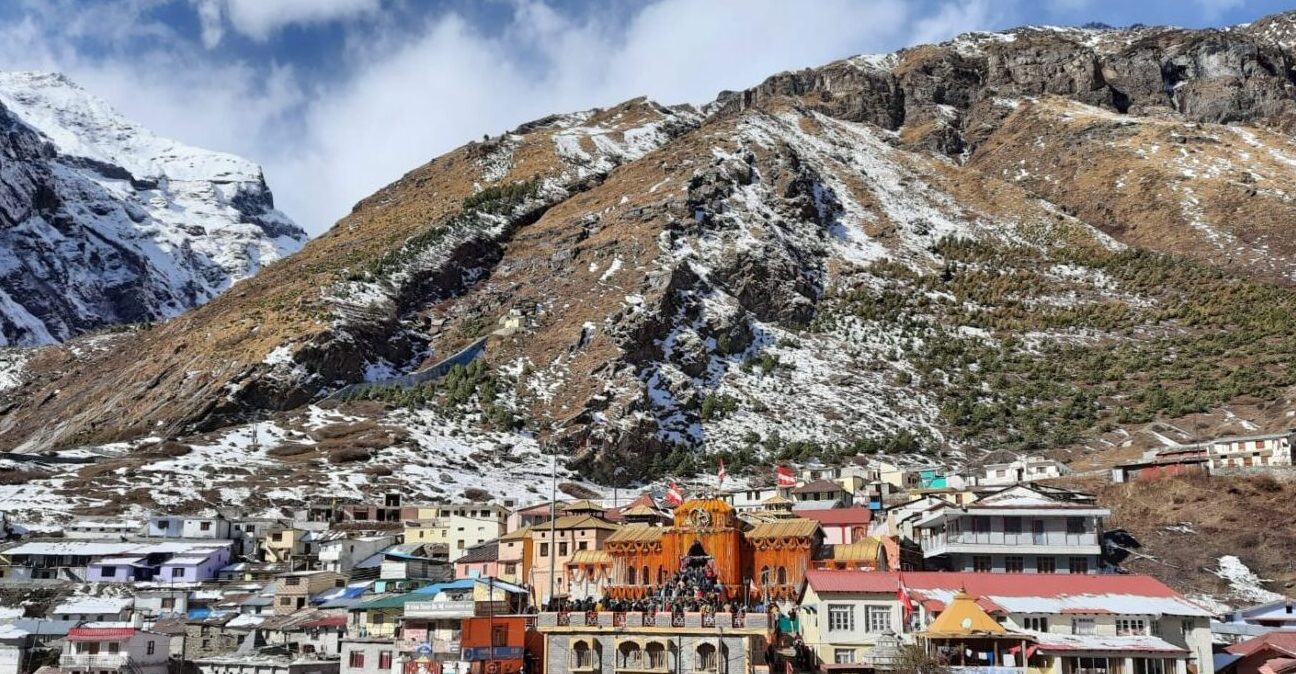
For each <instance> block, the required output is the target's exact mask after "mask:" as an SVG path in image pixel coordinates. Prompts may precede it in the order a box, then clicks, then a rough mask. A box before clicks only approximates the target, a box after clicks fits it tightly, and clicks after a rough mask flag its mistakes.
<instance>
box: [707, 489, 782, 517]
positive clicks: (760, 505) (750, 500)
mask: <svg viewBox="0 0 1296 674" xmlns="http://www.w3.org/2000/svg"><path fill="white" fill-rule="evenodd" d="M789 490H790V488H789V487H783V488H779V487H773V486H770V487H749V488H747V489H734V490H732V491H727V492H723V493H721V494H720V498H721V499H723V500H725V501H728V502H729V505H731V506H733V508H734V510H737V511H738V512H740V513H746V512H753V511H756V510H764V509H765V505H764V502H765V500H766V499H769V498H771V497H773V496H775V495H778V494H782V495H784V496H786V495H787V493H788V491H789Z"/></svg>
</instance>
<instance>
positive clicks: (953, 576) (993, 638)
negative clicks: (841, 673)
mask: <svg viewBox="0 0 1296 674" xmlns="http://www.w3.org/2000/svg"><path fill="white" fill-rule="evenodd" d="M901 595H904V596H906V597H907V599H908V603H909V605H910V606H911V607H912V610H911V612H906V609H905V606H904V604H903V603H902V602H901V600H900V596H901ZM800 605H801V607H802V608H803V609H804V610H803V611H802V612H801V615H802V616H803V617H802V619H801V621H800V627H801V630H802V639H803V641H804V642H805V643H806V644H808V645H810V646H811V648H812V649H814V651H815V654H816V656H817V659H818V660H819V661H820V662H822V663H828V664H835V665H851V664H854V665H859V666H873V665H874V664H881V663H876V662H875V661H874V658H875V657H877V656H879V655H881V656H882V657H890V656H892V655H893V654H892V653H878V652H877V650H876V649H878V647H879V646H880V645H881V644H883V643H885V642H886V640H887V639H888V638H890V637H891V636H892V635H898V636H899V638H900V639H901V640H902V641H904V642H907V643H911V644H912V643H919V644H920V645H924V646H926V647H927V648H928V649H929V652H933V653H934V654H940V655H942V656H943V657H945V658H946V659H947V661H949V662H950V663H951V664H952V665H953V668H954V669H955V670H956V671H959V672H968V674H1080V673H1087V674H1117V673H1118V672H1119V673H1123V674H1187V673H1188V672H1196V674H1213V672H1214V668H1213V661H1212V647H1211V632H1210V614H1209V613H1208V612H1207V611H1206V610H1204V609H1202V608H1201V607H1200V606H1197V605H1196V604H1194V603H1192V602H1191V601H1188V600H1187V599H1185V598H1183V597H1182V596H1180V595H1179V594H1177V593H1175V592H1174V591H1173V590H1171V589H1170V588H1168V587H1166V586H1165V585H1163V584H1162V583H1161V582H1160V581H1158V580H1156V579H1154V578H1151V577H1149V576H1135V575H1118V574H1107V575H1077V576H1072V575H1054V576H1049V577H1047V578H1045V577H1039V578H1034V579H1032V580H1031V581H1030V582H1022V581H1021V580H1020V579H1015V578H1012V577H1010V576H1006V575H1003V574H989V573H943V572H939V573H927V572H908V573H893V572H878V571H829V570H812V571H809V572H808V573H807V577H806V588H805V590H804V592H803V593H802V596H801V600H800ZM947 614H948V615H947ZM937 620H941V621H942V622H941V623H936V622H934V621H937ZM951 623H952V624H951ZM951 645H953V646H955V647H954V648H950V646H951ZM1023 652H1025V653H1028V654H1029V655H1028V660H1025V661H1024V660H1023V659H1022V653H1023Z"/></svg>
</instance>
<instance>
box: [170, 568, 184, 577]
mask: <svg viewBox="0 0 1296 674" xmlns="http://www.w3.org/2000/svg"><path fill="white" fill-rule="evenodd" d="M183 575H184V569H183V568H182V567H179V566H173V567H171V577H172V578H180V577H181V576H183Z"/></svg>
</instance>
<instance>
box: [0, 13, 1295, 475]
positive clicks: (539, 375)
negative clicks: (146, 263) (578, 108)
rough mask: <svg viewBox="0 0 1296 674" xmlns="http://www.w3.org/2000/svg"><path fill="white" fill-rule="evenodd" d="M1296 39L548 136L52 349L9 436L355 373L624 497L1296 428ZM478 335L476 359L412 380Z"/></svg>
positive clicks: (1058, 41) (322, 385)
mask: <svg viewBox="0 0 1296 674" xmlns="http://www.w3.org/2000/svg"><path fill="white" fill-rule="evenodd" d="M1294 22H1296V16H1293V15H1291V14H1288V15H1279V16H1275V17H1271V18H1269V19H1266V20H1264V21H1261V22H1257V23H1255V24H1252V25H1249V26H1242V27H1236V28H1230V29H1225V30H1205V31H1188V30H1180V29H1170V28H1136V29H1092V30H1090V29H1055V28H1022V29H1017V30H1013V31H1008V32H1005V33H994V34H988V33H987V34H970V35H965V36H961V37H960V38H958V39H956V40H953V41H951V42H948V43H944V44H939V45H925V46H920V47H915V48H912V49H906V50H903V51H900V52H898V53H895V54H888V55H880V56H860V57H854V58H849V59H845V60H842V61H838V62H835V63H831V64H828V65H826V66H823V67H820V68H814V69H809V70H804V71H799V72H792V73H783V74H779V75H775V76H773V77H771V78H770V79H769V80H767V81H765V82H763V83H761V84H759V85H757V86H755V87H753V88H752V89H749V90H747V91H742V92H725V93H722V94H720V95H719V96H718V98H717V99H716V101H714V102H713V103H711V104H709V105H707V106H704V107H703V108H700V109H694V108H691V107H667V106H663V105H660V104H657V103H653V102H650V101H645V100H634V101H629V102H626V103H623V104H621V105H618V106H615V107H613V108H610V109H606V110H594V111H587V112H583V113H577V114H570V115H559V116H554V117H550V118H546V119H542V120H537V121H536V122H533V123H530V124H526V125H523V126H522V127H519V128H518V129H516V130H514V131H513V132H511V133H508V134H504V135H502V136H499V137H494V138H490V139H489V140H487V141H483V142H478V143H471V144H469V145H466V146H464V147H461V148H459V149H457V150H455V151H453V152H451V153H449V154H447V155H445V156H443V157H439V158H436V159H434V160H433V161H431V162H429V163H428V164H426V165H424V166H422V167H419V168H417V169H414V170H413V171H411V172H410V173H409V174H407V175H406V176H404V177H403V178H401V179H400V180H398V181H397V182H395V183H393V184H392V185H390V186H388V187H386V188H384V189H382V190H380V191H379V192H378V193H376V194H375V195H373V196H371V197H369V198H367V199H365V200H364V201H362V202H360V203H359V204H357V205H356V207H355V208H354V210H353V211H352V213H351V214H349V215H348V216H347V217H345V218H343V219H342V220H341V221H340V222H339V223H338V224H337V225H336V226H335V227H334V228H333V229H332V230H330V231H329V232H328V233H327V234H325V235H324V236H322V237H320V238H319V239H317V240H315V241H312V242H310V243H309V244H308V245H306V247H305V248H304V249H303V250H302V252H300V253H298V254H296V255H293V256H291V257H289V258H288V259H286V260H284V261H283V262H282V263H281V264H276V265H273V266H271V267H269V268H267V269H266V270H265V271H263V272H262V273H260V274H258V275H257V276H256V277H254V278H252V279H250V280H248V281H246V282H244V283H241V284H240V285H239V286H237V287H236V288H235V289H234V290H233V291H232V292H229V293H226V294H224V295H222V296H220V297H218V298H216V299H215V300H213V301H212V302H210V303H208V304H207V305H205V306H203V307H201V308H199V309H197V310H194V311H191V312H188V313H186V314H184V315H182V316H180V317H178V318H176V319H174V320H171V321H168V322H166V323H164V324H161V325H158V326H156V327H154V328H153V329H150V330H141V331H134V332H131V333H129V334H123V335H120V336H117V337H114V338H112V339H111V340H99V341H97V342H94V343H93V344H92V345H89V346H87V345H85V344H83V343H80V342H77V341H73V342H72V343H70V344H68V345H66V346H61V347H51V348H48V349H42V350H40V351H38V352H35V353H32V354H30V357H28V358H26V359H25V360H23V362H22V363H21V365H20V366H17V367H14V368H11V372H12V374H10V375H9V378H10V379H12V380H13V382H14V383H13V385H12V387H11V388H9V390H8V392H7V393H6V394H5V395H6V398H7V400H8V402H7V405H6V407H5V412H4V417H3V419H0V440H2V441H4V442H6V443H7V444H10V445H13V446H17V447H19V448H20V449H22V450H24V451H32V450H38V449H45V448H50V447H65V446H72V445H77V444H81V443H88V442H108V441H115V440H129V439H132V438H139V437H142V436H145V435H151V434H161V435H168V436H182V435H185V434H190V433H203V432H211V431H216V430H218V429H221V428H223V427H226V426H228V425H230V424H237V423H240V422H242V421H245V420H247V419H249V418H251V417H255V416H261V415H265V414H267V413H271V412H274V411H284V410H293V409H297V408H300V407H301V406H303V405H306V404H308V403H311V402H313V401H320V400H322V399H323V398H325V397H326V396H328V395H329V394H331V393H332V392H334V391H337V390H338V389H340V388H342V387H346V386H348V385H351V384H355V383H358V382H369V383H372V384H374V386H372V387H370V388H369V390H368V392H367V393H366V394H365V395H366V396H368V397H376V398H379V399H381V400H383V401H384V402H385V403H386V404H387V405H389V406H395V407H415V408H419V409H430V410H432V411H433V412H429V413H435V414H445V415H454V416H455V417H456V418H461V417H462V418H466V419H468V420H470V421H471V422H472V423H473V424H476V425H478V426H479V427H484V428H489V429H492V431H493V432H499V431H504V432H511V431H512V430H514V429H517V428H522V427H526V428H530V429H532V430H538V431H541V432H542V434H543V435H544V436H545V437H546V438H549V439H552V440H553V441H554V442H557V443H560V444H561V445H562V446H563V447H565V448H566V450H567V451H568V453H569V454H570V455H571V456H572V457H573V461H574V462H573V464H572V465H573V466H575V467H578V468H580V469H581V470H584V471H586V474H588V475H594V476H599V477H603V478H614V477H615V478H618V479H624V478H623V477H622V476H625V475H627V474H629V475H645V474H651V472H653V471H667V470H688V469H690V468H692V467H695V466H696V465H697V461H698V458H697V457H698V456H700V454H699V452H700V450H710V451H713V452H720V453H723V454H724V455H725V456H728V457H730V461H731V464H730V465H731V466H732V465H734V463H737V464H739V465H741V464H742V463H745V462H749V461H756V460H758V459H759V460H764V458H765V457H769V456H783V457H791V456H806V455H818V456H826V457H831V456H834V455H845V454H851V453H855V452H876V451H888V452H911V453H936V452H940V453H943V454H945V455H946V460H949V461H955V462H957V461H965V460H968V461H970V460H974V459H975V457H976V456H978V455H979V454H980V453H982V452H984V451H985V450H988V449H995V448H1009V449H1016V450H1045V449H1058V448H1068V449H1075V450H1077V451H1079V450H1083V449H1084V448H1085V447H1086V446H1087V447H1091V448H1097V447H1102V446H1105V445H1104V443H1115V444H1119V443H1121V442H1126V441H1127V440H1128V438H1130V437H1132V435H1131V434H1132V433H1134V432H1135V431H1136V429H1137V428H1139V427H1142V426H1144V425H1146V424H1148V423H1149V422H1153V421H1157V420H1162V421H1164V420H1171V421H1173V420H1175V419H1180V418H1183V417H1185V416H1187V415H1211V414H1213V415H1215V416H1214V417H1212V418H1211V419H1206V418H1205V417H1202V419H1201V420H1200V421H1199V423H1202V424H1211V423H1218V424H1220V425H1221V427H1223V425H1227V424H1228V423H1231V422H1229V421H1228V419H1230V418H1231V415H1232V416H1235V415H1233V413H1232V411H1231V410H1233V409H1236V406H1237V405H1240V404H1243V403H1244V402H1245V403H1246V404H1254V403H1259V404H1263V405H1264V406H1265V409H1266V410H1267V411H1266V412H1265V414H1264V415H1262V416H1263V417H1264V418H1263V419H1260V420H1259V421H1260V422H1262V423H1274V424H1282V423H1286V422H1285V421H1283V419H1284V418H1285V417H1284V416H1283V413H1282V411H1283V410H1286V409H1288V408H1289V407H1290V401H1289V399H1288V395H1289V391H1290V387H1291V386H1292V385H1293V384H1296V373H1293V371H1292V370H1291V369H1290V368H1289V367H1287V366H1286V363H1287V362H1289V359H1290V354H1291V353H1292V352H1293V351H1296V342H1294V341H1293V340H1294V339H1296V338H1293V337H1292V336H1291V335H1289V334H1288V332H1289V330H1288V329H1287V326H1289V325H1290V324H1291V321H1292V320H1293V319H1296V294H1293V292H1292V291H1291V282H1292V280H1293V273H1296V258H1294V256H1293V253H1294V252H1296V248H1293V247H1294V246H1296V239H1294V238H1293V237H1292V236H1291V233H1290V232H1289V231H1287V230H1288V228H1287V227H1286V226H1285V223H1289V222H1291V221H1293V217H1294V216H1296V212H1293V210H1292V209H1293V203H1292V198H1291V195H1293V194H1296V144H1293V141H1292V137H1291V135H1290V131H1289V130H1290V129H1291V127H1292V119H1293V117H1292V113H1293V104H1294V103H1296V99H1293V93H1294V92H1296V75H1294V74H1293V70H1292V65H1293V63H1294V60H1293V59H1296V52H1294V51H1293V48H1292V43H1291V41H1290V39H1289V38H1288V37H1287V36H1289V35H1291V34H1292V25H1293V23H1294ZM0 100H3V99H0ZM29 151H31V152H42V151H48V149H46V150H41V149H40V146H39V145H34V146H32V147H31V149H30V150H29ZM483 337H485V338H486V348H485V350H484V353H483V355H482V356H481V358H480V365H478V366H476V369H474V370H473V372H471V373H467V374H464V373H459V374H456V377H457V378H456V379H454V381H453V382H450V383H446V382H440V383H433V384H428V385H421V386H419V387H416V388H415V389H410V388H404V387H397V386H395V385H394V383H395V382H403V381H405V380H400V379H398V378H399V377H400V376H401V375H404V374H408V373H414V372H420V371H422V370H424V369H425V368H428V367H429V366H431V365H432V364H434V363H436V362H438V361H439V360H441V359H442V358H444V357H446V356H448V355H450V354H453V353H455V352H457V351H459V350H460V349H461V348H463V347H464V346H466V345H468V344H470V343H473V342H474V341H476V340H478V339H480V338H483ZM90 347H92V348H90ZM140 353H148V354H150V358H149V359H148V360H147V361H145V362H140V360H139V358H138V354H140ZM384 382H391V383H393V385H392V386H384ZM1122 433H1124V434H1125V435H1124V436H1121V435H1120V434H1122ZM1119 437H1124V438H1126V440H1119V439H1115V438H1119ZM398 478H400V476H399V475H396V476H392V479H393V480H395V479H398Z"/></svg>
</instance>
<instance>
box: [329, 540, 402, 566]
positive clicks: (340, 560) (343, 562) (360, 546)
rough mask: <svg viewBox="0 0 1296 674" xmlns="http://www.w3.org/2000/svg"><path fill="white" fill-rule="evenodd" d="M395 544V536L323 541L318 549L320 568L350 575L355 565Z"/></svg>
mask: <svg viewBox="0 0 1296 674" xmlns="http://www.w3.org/2000/svg"><path fill="white" fill-rule="evenodd" d="M395 544H396V537H395V536H358V537H356V538H335V539H332V540H327V541H323V542H321V543H320V547H319V563H320V568H321V569H323V570H324V571H335V572H337V573H343V574H345V573H350V571H351V569H352V568H354V567H355V565H356V564H358V563H359V562H362V561H364V560H366V559H368V558H370V557H372V556H374V555H376V554H378V553H379V552H382V551H383V550H386V549H387V548H389V547H391V546H393V545H395Z"/></svg>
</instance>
